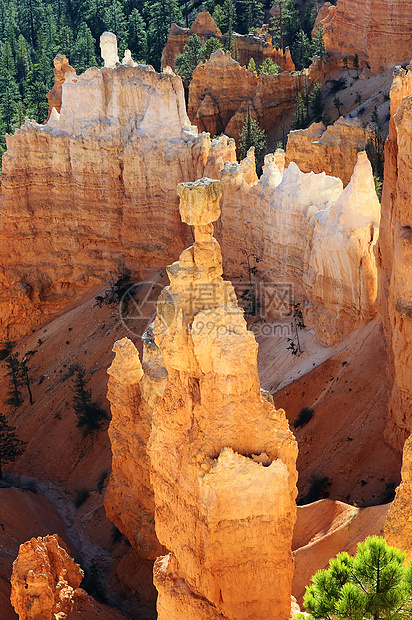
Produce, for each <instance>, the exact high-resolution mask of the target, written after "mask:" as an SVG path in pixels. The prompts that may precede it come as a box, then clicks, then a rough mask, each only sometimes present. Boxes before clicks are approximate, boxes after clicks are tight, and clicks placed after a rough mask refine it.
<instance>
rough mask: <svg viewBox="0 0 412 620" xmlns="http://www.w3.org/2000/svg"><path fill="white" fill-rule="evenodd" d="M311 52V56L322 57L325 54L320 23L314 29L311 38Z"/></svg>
mask: <svg viewBox="0 0 412 620" xmlns="http://www.w3.org/2000/svg"><path fill="white" fill-rule="evenodd" d="M312 54H313V56H318V57H319V58H324V56H326V50H325V42H324V40H323V26H322V24H321V25H320V26H319V28H318V29H317V30H316V32H315V34H314V36H313V38H312Z"/></svg>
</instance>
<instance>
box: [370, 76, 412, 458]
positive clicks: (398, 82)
mask: <svg viewBox="0 0 412 620" xmlns="http://www.w3.org/2000/svg"><path fill="white" fill-rule="evenodd" d="M408 69H409V70H406V71H405V70H404V69H401V68H397V69H396V70H395V73H394V78H393V83H392V87H391V91H390V97H391V119H390V122H389V136H388V139H387V141H386V145H385V180H384V185H383V191H382V226H381V231H382V236H381V238H380V240H379V249H378V265H379V267H380V279H379V296H378V299H379V305H380V311H381V314H382V317H383V325H384V329H385V334H386V339H387V342H388V356H389V372H388V377H389V389H390V399H389V411H388V426H387V429H386V435H385V438H386V440H387V441H388V442H389V443H390V444H391V445H392V446H393V447H395V448H396V449H397V450H398V451H401V450H402V447H403V443H404V441H405V439H406V438H407V437H408V436H409V435H410V433H411V432H412V404H411V403H412V388H411V385H412V369H411V363H410V350H409V349H410V344H409V343H410V342H411V340H412V288H411V273H410V260H411V240H412V235H411V229H412V228H411V227H412V210H411V183H412V172H411V165H410V160H411V153H412V147H411V128H412V106H411V94H412V71H411V68H410V67H409V68H408Z"/></svg>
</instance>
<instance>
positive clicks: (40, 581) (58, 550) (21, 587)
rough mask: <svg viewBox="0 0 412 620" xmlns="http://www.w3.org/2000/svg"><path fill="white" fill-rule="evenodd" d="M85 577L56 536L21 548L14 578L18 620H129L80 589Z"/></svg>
mask: <svg viewBox="0 0 412 620" xmlns="http://www.w3.org/2000/svg"><path fill="white" fill-rule="evenodd" d="M83 577H84V573H83V571H82V569H81V568H80V566H79V564H76V563H75V562H74V560H73V559H72V558H71V557H70V556H69V554H68V553H67V551H66V549H65V547H64V543H63V542H62V541H61V539H60V538H59V537H58V536H57V534H54V535H52V536H45V537H44V538H40V537H39V538H32V539H31V540H29V541H28V542H25V543H24V544H23V545H20V550H19V555H18V557H17V559H16V560H15V561H14V563H13V574H12V577H11V586H12V592H11V603H12V605H13V607H14V609H15V611H16V613H17V615H18V616H19V620H56V619H59V620H82V619H83V620H84V619H87V620H126V617H125V616H124V615H123V614H122V613H120V612H118V611H116V610H115V609H111V608H110V607H107V606H106V605H102V604H101V603H98V602H97V601H95V600H94V599H93V598H92V597H91V596H89V595H88V594H87V592H85V590H83V589H81V588H79V585H80V584H81V582H82V580H83Z"/></svg>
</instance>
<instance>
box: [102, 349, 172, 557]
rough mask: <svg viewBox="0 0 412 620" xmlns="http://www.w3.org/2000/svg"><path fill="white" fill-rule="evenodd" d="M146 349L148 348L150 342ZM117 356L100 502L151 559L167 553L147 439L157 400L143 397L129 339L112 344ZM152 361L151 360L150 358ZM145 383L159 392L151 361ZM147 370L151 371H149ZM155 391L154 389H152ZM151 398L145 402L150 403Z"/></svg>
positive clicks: (161, 383) (162, 376)
mask: <svg viewBox="0 0 412 620" xmlns="http://www.w3.org/2000/svg"><path fill="white" fill-rule="evenodd" d="M147 347H148V348H149V351H150V348H153V349H155V350H156V349H157V347H151V345H150V343H148V344H147ZM113 351H115V353H116V357H115V360H114V362H113V363H112V365H111V366H110V368H109V369H108V373H109V376H110V378H109V385H108V395H107V397H108V399H109V401H110V404H111V412H112V421H111V423H110V427H109V437H110V443H111V446H112V454H113V456H112V472H111V475H110V482H109V485H108V487H107V491H106V495H105V498H104V504H105V509H106V514H107V516H108V518H109V519H110V520H111V521H112V522H113V523H114V524H115V525H116V527H117V528H118V529H119V530H120V531H121V532H122V534H124V535H125V536H126V537H127V538H128V540H129V541H130V543H131V545H132V547H133V548H134V549H135V551H137V553H138V555H139V556H140V557H142V558H144V559H148V560H155V559H156V558H157V556H158V555H160V554H162V553H164V552H165V549H164V548H163V547H162V546H161V545H160V544H159V542H158V540H157V537H156V533H155V528H154V498H153V490H152V487H151V483H150V462H149V456H148V453H147V443H148V440H149V435H150V431H151V421H152V407H153V406H154V404H155V402H154V401H153V400H152V399H151V398H150V397H149V396H148V394H147V392H146V397H147V401H146V400H145V399H144V397H143V396H142V392H141V387H140V380H141V379H142V377H143V369H142V366H141V364H140V359H139V354H138V352H137V349H136V347H135V345H134V344H133V343H132V342H131V340H129V339H128V338H123V339H122V340H119V341H117V342H116V343H115V345H114V347H113ZM152 362H153V360H152ZM145 369H146V376H145V382H146V383H147V382H148V381H150V377H151V378H152V379H153V380H154V381H156V380H157V385H156V387H157V390H158V391H160V394H161V393H162V392H163V389H162V388H164V384H165V381H166V378H167V373H159V372H158V369H157V372H156V371H155V368H154V365H153V363H152V364H151V365H150V364H148V363H147V360H146V363H145ZM150 371H151V372H150ZM152 392H154V393H155V390H152ZM148 401H149V402H148Z"/></svg>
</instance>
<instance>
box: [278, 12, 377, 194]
mask: <svg viewBox="0 0 412 620" xmlns="http://www.w3.org/2000/svg"><path fill="white" fill-rule="evenodd" d="M324 6H325V5H324ZM368 138H369V132H368V131H367V130H366V129H364V128H363V127H362V123H361V122H360V121H359V120H357V119H354V120H352V121H351V120H346V119H344V118H343V117H340V119H339V120H337V121H336V123H334V124H333V125H329V126H328V127H325V125H324V124H323V123H312V125H310V127H308V128H307V129H297V130H295V131H291V132H290V133H289V136H288V141H287V145H286V162H285V165H286V166H288V165H289V162H291V161H294V162H295V164H297V165H298V167H299V169H300V170H302V172H311V171H312V172H316V173H319V172H326V174H328V175H330V176H333V177H339V178H340V179H341V180H342V183H343V185H344V186H345V187H346V185H347V184H348V183H349V181H350V179H351V176H352V174H353V170H354V168H355V165H356V161H357V158H358V153H359V152H360V151H363V150H364V149H365V145H366V142H367V140H368Z"/></svg>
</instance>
